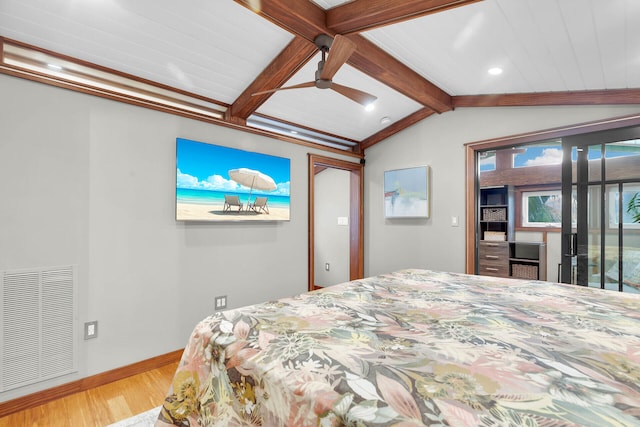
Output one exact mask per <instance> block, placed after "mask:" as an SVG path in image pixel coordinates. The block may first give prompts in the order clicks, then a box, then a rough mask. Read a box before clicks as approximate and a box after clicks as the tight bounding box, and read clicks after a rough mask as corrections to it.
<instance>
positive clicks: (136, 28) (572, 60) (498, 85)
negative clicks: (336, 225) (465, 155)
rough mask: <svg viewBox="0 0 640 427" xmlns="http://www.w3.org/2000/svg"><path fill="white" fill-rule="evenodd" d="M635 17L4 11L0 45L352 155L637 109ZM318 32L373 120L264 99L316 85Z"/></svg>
mask: <svg viewBox="0 0 640 427" xmlns="http://www.w3.org/2000/svg"><path fill="white" fill-rule="evenodd" d="M638 22H640V2H639V1H637V0H484V1H482V0H353V1H345V0H316V1H313V2H312V1H308V0H235V1H232V0H190V1H186V2H184V1H182V2H177V1H174V0H136V1H124V0H90V1H89V0H48V1H38V0H2V1H1V2H0V37H4V38H6V39H10V40H15V41H19V42H22V43H26V44H29V45H33V46H36V47H39V48H42V49H46V50H49V51H52V52H57V53H60V54H62V55H66V56H68V57H72V58H77V59H80V60H82V61H86V62H89V63H92V64H97V65H99V66H102V67H107V68H109V69H113V70H116V71H118V72H121V73H126V74H129V75H133V76H138V77H140V78H143V79H146V80H148V81H152V82H157V83H161V84H163V85H167V86H171V87H174V88H177V89H180V90H182V91H186V92H189V93H191V94H195V95H198V96H201V97H205V98H207V99H210V100H213V101H214V102H217V103H219V104H222V105H223V106H224V107H225V109H226V114H225V116H224V118H223V119H221V120H222V121H226V122H229V123H233V124H234V125H236V126H245V125H247V124H249V125H253V126H258V125H260V126H265V123H266V126H267V127H271V129H276V128H277V129H279V130H278V131H279V132H281V133H288V134H289V135H288V137H289V138H303V136H302V134H305V133H307V134H315V135H316V136H317V135H320V140H321V143H322V144H327V145H332V146H334V147H338V148H340V149H346V150H350V151H354V152H356V153H360V152H362V151H363V150H364V149H366V148H367V147H370V146H371V145H373V144H375V143H377V142H379V141H381V140H383V139H385V138H387V137H388V136H390V135H393V134H394V133H396V132H399V131H400V130H402V129H404V128H406V127H408V126H410V125H412V124H414V123H416V122H417V121H420V120H424V119H427V120H428V118H429V116H431V115H434V114H443V113H447V112H449V111H452V110H453V109H455V108H461V107H478V106H529V105H534V106H537V105H589V104H640V25H638ZM320 34H326V35H329V36H331V37H335V36H337V35H340V36H344V37H345V38H346V39H348V40H350V41H351V42H353V44H354V47H355V50H354V51H353V53H352V54H351V55H348V59H347V60H346V63H345V64H344V65H342V66H341V67H340V68H339V69H338V70H337V72H335V75H334V76H333V82H334V83H335V84H340V85H343V86H347V87H350V88H354V89H357V90H358V91H363V92H366V93H369V94H372V95H374V96H376V97H377V100H376V102H375V104H374V106H375V108H374V110H373V111H365V109H364V108H363V106H362V105H360V104H359V103H357V102H354V101H353V100H351V99H349V98H348V97H346V96H343V95H341V94H340V93H338V92H337V91H335V90H323V89H318V88H316V87H306V88H301V89H291V90H281V91H277V92H270V93H264V94H261V95H255V94H256V93H258V92H263V91H269V90H271V89H274V88H280V87H286V86H291V85H297V84H301V83H305V82H310V81H313V80H315V72H316V69H317V67H318V65H317V64H318V62H319V61H320V60H321V59H322V54H321V53H320V52H319V51H318V48H317V46H316V45H315V44H314V40H315V39H316V37H317V36H318V35H320ZM336 44H337V43H336V42H334V47H336ZM340 45H341V46H343V44H342V43H340ZM332 53H333V54H334V55H336V56H337V55H339V53H337V49H336V50H335V51H333V52H332V50H329V52H328V54H327V56H328V58H329V59H328V61H327V63H329V62H330V58H331V55H332ZM492 68H500V69H501V70H502V73H501V74H498V75H492V74H489V73H488V70H490V69H492ZM256 123H258V124H256ZM260 123H261V124H260ZM294 132H298V133H294Z"/></svg>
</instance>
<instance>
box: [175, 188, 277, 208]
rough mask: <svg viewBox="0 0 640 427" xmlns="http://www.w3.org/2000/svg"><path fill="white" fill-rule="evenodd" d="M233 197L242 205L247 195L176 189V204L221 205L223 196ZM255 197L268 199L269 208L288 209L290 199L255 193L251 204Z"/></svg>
mask: <svg viewBox="0 0 640 427" xmlns="http://www.w3.org/2000/svg"><path fill="white" fill-rule="evenodd" d="M225 194H227V195H235V196H239V197H240V201H241V202H242V203H244V204H246V203H247V199H248V198H249V193H237V192H233V191H213V190H194V189H187V188H178V189H177V190H176V201H177V202H178V203H190V204H198V205H223V204H224V195H225ZM256 196H262V197H264V196H266V197H268V203H269V206H271V207H274V208H287V209H288V208H289V206H290V197H289V196H282V195H276V194H269V193H265V192H262V191H256V192H253V193H251V201H252V202H253V201H254V200H255V198H256Z"/></svg>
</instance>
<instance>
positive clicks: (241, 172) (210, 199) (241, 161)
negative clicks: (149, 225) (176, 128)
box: [175, 138, 291, 222]
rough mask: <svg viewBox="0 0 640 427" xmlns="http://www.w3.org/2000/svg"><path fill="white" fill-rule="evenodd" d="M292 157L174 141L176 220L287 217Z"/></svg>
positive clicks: (180, 140) (265, 219)
mask: <svg viewBox="0 0 640 427" xmlns="http://www.w3.org/2000/svg"><path fill="white" fill-rule="evenodd" d="M290 173H291V160H290V159H287V158H284V157H278V156H272V155H268V154H262V153H256V152H252V151H244V150H239V149H236V148H230V147H223V146H220V145H213V144H207V143H204V142H198V141H191V140H188V139H183V138H177V139H176V198H175V200H176V220H178V221H208V222H211V221H214V222H215V221H218V222H230V221H289V220H290V212H291V201H290V192H289V190H290Z"/></svg>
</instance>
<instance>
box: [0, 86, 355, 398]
mask: <svg viewBox="0 0 640 427" xmlns="http://www.w3.org/2000/svg"><path fill="white" fill-rule="evenodd" d="M0 94H2V97H1V100H2V101H1V102H0V195H1V200H2V201H1V204H0V271H2V270H14V269H28V268H36V267H43V266H57V265H70V264H72V265H77V267H78V277H79V295H78V299H79V315H78V319H77V322H78V325H82V324H83V323H84V322H87V321H91V320H97V321H98V322H99V336H98V338H96V339H92V340H89V341H84V340H82V337H81V332H82V328H79V336H78V342H79V349H80V351H79V353H80V354H79V372H78V374H77V375H71V376H66V377H62V378H59V379H57V380H53V381H48V382H46V383H41V384H38V385H35V386H30V387H24V388H22V389H18V390H14V391H10V392H5V393H1V394H0V401H4V400H8V399H11V398H14V397H17V396H20V395H24V394H28V393H30V392H33V391H37V390H41V389H46V388H49V387H52V386H54V385H57V384H60V383H66V382H69V381H73V380H75V379H78V378H81V377H85V376H90V375H94V374H96V373H100V372H104V371H107V370H110V369H114V368H117V367H120V366H124V365H127V364H130V363H134V362H138V361H140V360H144V359H147V358H150V357H154V356H157V355H160V354H164V353H167V352H171V351H174V350H177V349H180V348H182V347H184V345H185V343H186V342H187V339H188V336H189V334H190V333H191V330H192V329H193V326H194V325H195V323H196V322H197V321H199V320H200V319H202V318H204V317H205V316H207V315H209V314H211V313H212V312H213V299H214V297H215V296H217V295H227V296H228V307H229V308H233V307H238V306H242V305H247V304H253V303H257V302H262V301H266V300H270V299H275V298H281V297H284V296H290V295H294V294H298V293H302V292H305V291H306V290H307V229H308V228H307V221H308V220H307V217H308V215H307V209H308V207H307V206H308V205H307V203H308V200H307V199H308V195H307V193H308V190H307V188H308V187H307V179H308V178H307V176H308V175H307V153H308V152H309V151H314V150H310V149H308V148H307V147H303V146H300V145H294V144H290V143H285V142H282V141H278V140H275V139H270V138H266V137H262V136H257V135H253V134H249V133H245V132H239V131H235V130H231V129H228V128H225V127H220V126H215V125H211V124H207V123H203V122H199V121H194V120H190V119H186V118H182V117H178V116H173V115H169V114H164V113H160V112H156V111H152V110H146V109H143V108H139V107H135V106H131V105H126V104H121V103H117V102H114V101H109V100H105V99H100V98H96V97H92V96H89V95H84V94H80V93H75V92H71V91H67V90H64V89H59V88H55V87H51V86H46V85H42V84H38V83H34V82H30V81H26V80H22V79H18V78H14V77H9V76H5V75H0ZM176 137H183V138H188V139H193V140H197V141H202V142H207V143H213V144H218V145H224V146H231V147H235V148H240V149H244V150H250V151H258V152H262V153H266V154H272V155H277V156H282V157H287V158H290V159H291V203H292V206H291V220H290V221H289V222H278V223H253V222H251V223H242V224H234V223H225V224H210V223H183V222H176V221H175V219H174V218H175V206H174V198H175V139H176ZM316 151H317V150H316ZM319 153H321V154H323V155H327V153H326V152H319ZM334 157H335V156H334ZM338 157H339V158H340V157H342V158H343V159H346V160H354V159H353V158H344V157H343V156H338Z"/></svg>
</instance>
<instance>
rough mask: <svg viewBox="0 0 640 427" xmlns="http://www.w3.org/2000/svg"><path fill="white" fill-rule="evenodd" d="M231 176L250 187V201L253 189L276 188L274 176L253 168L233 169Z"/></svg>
mask: <svg viewBox="0 0 640 427" xmlns="http://www.w3.org/2000/svg"><path fill="white" fill-rule="evenodd" d="M229 178H231V179H232V180H233V181H235V182H237V183H238V184H240V185H242V186H244V187H247V188H248V189H249V201H251V193H252V192H253V190H262V191H273V190H275V189H276V183H275V181H274V180H273V178H271V177H270V176H269V175H266V174H264V173H262V172H260V171H257V170H253V169H247V168H239V169H231V170H230V171H229Z"/></svg>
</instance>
